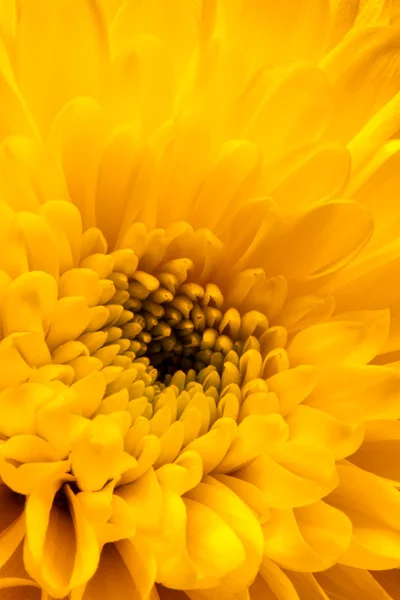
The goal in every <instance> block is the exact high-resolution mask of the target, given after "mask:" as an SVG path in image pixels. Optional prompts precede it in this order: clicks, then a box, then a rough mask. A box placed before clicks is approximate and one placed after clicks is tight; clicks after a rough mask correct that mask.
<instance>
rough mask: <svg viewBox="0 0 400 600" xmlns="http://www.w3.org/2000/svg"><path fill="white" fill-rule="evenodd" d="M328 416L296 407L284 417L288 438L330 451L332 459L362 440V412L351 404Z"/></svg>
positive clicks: (311, 409)
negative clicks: (287, 427)
mask: <svg viewBox="0 0 400 600" xmlns="http://www.w3.org/2000/svg"><path fill="white" fill-rule="evenodd" d="M341 408H342V410H341V411H340V412H339V411H336V414H335V415H328V414H326V413H323V412H322V411H318V410H315V409H313V408H311V407H309V406H302V405H300V406H297V407H296V408H295V409H294V410H293V411H292V412H291V413H290V414H289V415H288V416H287V417H286V422H287V424H288V426H289V432H290V439H292V440H295V441H303V442H309V443H311V444H315V445H317V446H322V447H323V448H327V449H328V450H331V452H332V453H333V455H334V456H335V459H336V460H338V459H341V458H345V457H346V456H349V455H350V454H353V453H354V452H355V451H356V450H357V449H358V448H359V447H360V446H361V444H362V442H363V439H364V427H363V413H362V411H361V410H360V409H359V408H356V407H352V406H351V405H348V406H343V405H342V407H341Z"/></svg>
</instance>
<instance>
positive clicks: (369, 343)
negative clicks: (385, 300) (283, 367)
mask: <svg viewBox="0 0 400 600" xmlns="http://www.w3.org/2000/svg"><path fill="white" fill-rule="evenodd" d="M389 316H390V315H389V311H387V310H382V311H378V310H376V311H358V312H354V313H347V314H342V315H338V316H337V317H335V318H334V320H333V319H331V320H330V321H329V322H327V323H322V324H320V325H313V326H311V327H308V328H307V329H304V330H303V331H301V332H300V333H298V334H297V335H296V336H295V337H294V338H293V340H292V342H291V343H290V345H289V348H288V354H289V359H290V362H291V364H293V365H299V364H304V363H306V364H311V365H312V364H314V365H322V366H330V365H334V364H335V365H340V366H346V365H348V366H351V365H362V364H366V363H368V362H370V361H371V360H372V359H373V358H374V357H375V356H376V355H377V354H379V351H380V350H381V348H382V347H383V345H384V343H385V341H386V339H387V336H388V333H389Z"/></svg>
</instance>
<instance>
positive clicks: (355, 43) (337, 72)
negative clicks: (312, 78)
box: [322, 27, 400, 142]
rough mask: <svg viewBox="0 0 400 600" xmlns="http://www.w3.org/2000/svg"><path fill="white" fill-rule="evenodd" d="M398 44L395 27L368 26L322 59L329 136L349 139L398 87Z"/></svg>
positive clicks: (349, 37)
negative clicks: (328, 88) (330, 97)
mask: <svg viewBox="0 0 400 600" xmlns="http://www.w3.org/2000/svg"><path fill="white" fill-rule="evenodd" d="M399 44H400V37H399V31H398V29H397V28H395V27H393V28H391V27H368V28H365V29H360V30H359V31H358V32H355V33H353V35H349V36H348V37H347V39H346V40H345V41H344V42H343V43H342V44H340V45H339V46H337V47H336V49H335V50H333V52H331V53H330V54H329V55H328V56H327V57H326V58H325V59H324V60H323V61H322V68H323V69H324V71H325V72H326V74H327V76H328V79H329V81H330V82H331V84H332V86H333V94H334V98H335V102H334V108H333V114H332V117H331V119H330V124H329V128H328V130H327V132H326V136H327V137H328V138H329V139H336V140H340V141H344V142H347V141H349V140H350V139H351V138H352V137H353V136H354V135H355V134H356V133H357V132H358V131H359V130H360V128H361V127H362V126H363V125H364V124H365V123H366V121H367V120H368V119H369V118H370V117H371V116H372V115H373V114H374V113H376V112H377V111H378V110H379V109H380V108H381V107H382V106H384V104H385V103H386V102H388V100H390V99H391V98H392V97H393V95H394V94H395V93H396V92H397V91H398V81H397V77H398V73H397V67H396V64H397V62H396V61H397V49H398V47H399ZM366 65H368V69H367V71H368V72H367V74H366ZM382 76H383V77H382ZM377 80H380V81H381V85H380V86H379V89H377V88H376V85H375V82H376V81H377Z"/></svg>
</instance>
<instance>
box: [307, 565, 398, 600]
mask: <svg viewBox="0 0 400 600" xmlns="http://www.w3.org/2000/svg"><path fill="white" fill-rule="evenodd" d="M392 573H396V571H389V572H387V574H388V575H389V576H390V575H391V574H392ZM377 575H378V581H379V580H380V577H381V576H382V575H383V578H384V576H385V575H386V572H382V573H381V572H379V573H378V574H377ZM374 576H375V573H374ZM374 576H373V575H372V573H369V572H368V571H365V570H362V569H353V568H351V567H345V566H344V565H335V566H334V567H332V568H331V569H328V570H327V571H326V572H325V573H317V574H316V579H317V581H318V582H319V583H320V584H321V585H322V586H323V588H324V590H326V592H327V593H328V594H329V596H330V597H331V596H336V597H337V598H338V599H339V598H340V600H342V598H343V600H345V599H346V600H358V599H359V598H360V594H362V597H363V598H365V600H392V596H389V595H388V594H387V593H386V592H385V590H384V588H382V587H381V586H380V585H379V583H377V581H376V580H375V578H374ZM394 589H396V588H394ZM395 597H396V596H393V598H395Z"/></svg>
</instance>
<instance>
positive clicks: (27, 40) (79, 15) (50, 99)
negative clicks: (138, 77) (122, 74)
mask: <svg viewBox="0 0 400 600" xmlns="http://www.w3.org/2000/svg"><path fill="white" fill-rule="evenodd" d="M17 36H18V44H17V61H18V72H19V79H20V85H21V89H22V91H23V93H24V96H25V98H26V99H27V101H28V103H29V106H30V107H31V110H32V113H33V114H34V116H35V118H36V120H37V122H38V123H40V125H41V128H42V129H44V130H45V131H48V127H49V125H50V123H51V121H52V118H54V115H55V114H56V112H57V111H58V110H59V109H60V108H61V106H62V105H63V104H64V103H65V102H67V101H68V100H70V99H71V98H73V97H75V96H78V95H84V94H87V95H92V96H94V97H98V95H99V93H100V91H101V86H102V84H104V83H105V82H104V81H103V78H104V76H105V69H106V67H107V65H106V62H107V40H106V32H105V28H104V23H103V21H102V14H101V11H100V8H99V6H98V4H97V2H95V1H91V0H89V1H86V2H77V3H75V4H73V5H68V6H64V7H61V6H59V5H57V4H54V3H52V2H46V3H43V4H42V5H41V6H40V7H36V9H35V10H33V9H32V7H31V6H29V5H26V6H25V5H24V6H23V7H22V9H21V11H20V15H19V19H18V24H17ZM50 47H51V48H52V53H51V54H49V52H48V48H50ZM66 47H68V48H69V51H68V53H67V55H66V54H65V51H64V49H65V48H66ZM83 49H84V51H83ZM35 65H36V66H35ZM34 73H35V75H34Z"/></svg>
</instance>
